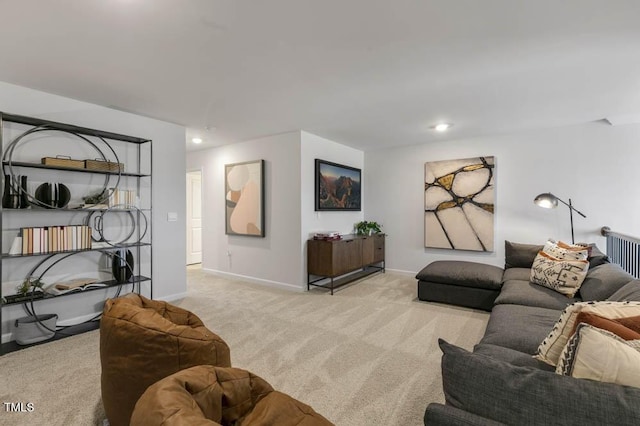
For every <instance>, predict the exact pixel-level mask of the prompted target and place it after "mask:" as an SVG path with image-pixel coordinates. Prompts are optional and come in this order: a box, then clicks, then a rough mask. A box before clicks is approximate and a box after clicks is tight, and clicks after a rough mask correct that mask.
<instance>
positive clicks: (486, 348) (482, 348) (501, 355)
mask: <svg viewBox="0 0 640 426" xmlns="http://www.w3.org/2000/svg"><path fill="white" fill-rule="evenodd" d="M473 353H475V354H482V355H485V356H488V357H489V358H493V359H497V360H500V361H504V362H508V363H509V364H511V365H514V366H517V367H531V368H537V369H538V370H545V371H554V368H553V367H552V366H550V365H549V364H546V363H544V362H542V361H538V360H537V359H535V358H534V357H532V356H531V355H530V354H526V353H524V352H519V351H516V350H515V349H510V348H505V347H504V346H497V345H489V344H479V345H476V346H475V347H474V348H473Z"/></svg>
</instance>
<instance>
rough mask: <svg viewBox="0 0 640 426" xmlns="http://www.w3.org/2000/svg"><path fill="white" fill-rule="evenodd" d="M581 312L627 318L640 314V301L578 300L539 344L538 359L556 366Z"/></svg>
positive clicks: (536, 356) (565, 311) (563, 312)
mask: <svg viewBox="0 0 640 426" xmlns="http://www.w3.org/2000/svg"><path fill="white" fill-rule="evenodd" d="M580 312H589V313H593V314H596V315H599V316H601V317H604V318H609V319H615V318H626V317H634V316H638V315H640V302H611V301H601V302H578V303H573V304H571V305H569V306H567V307H566V308H565V310H564V311H562V314H561V315H560V319H558V322H556V323H555V325H554V326H553V328H552V329H551V332H550V333H549V335H547V337H545V339H544V340H543V341H542V343H540V346H538V354H537V355H535V358H536V359H539V360H540V361H543V362H546V363H547V364H549V365H553V366H556V365H557V364H558V359H559V358H560V354H561V353H562V350H563V348H564V347H565V345H566V344H567V341H568V340H569V338H570V337H571V335H572V334H573V330H574V328H575V322H576V317H577V316H578V314H579V313H580Z"/></svg>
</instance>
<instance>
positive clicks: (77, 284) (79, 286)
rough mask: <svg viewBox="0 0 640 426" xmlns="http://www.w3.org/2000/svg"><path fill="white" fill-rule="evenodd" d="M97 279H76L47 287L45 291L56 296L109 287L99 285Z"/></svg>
mask: <svg viewBox="0 0 640 426" xmlns="http://www.w3.org/2000/svg"><path fill="white" fill-rule="evenodd" d="M97 281H98V280H97V279H95V278H75V279H72V280H69V281H64V282H58V283H54V284H51V285H49V286H47V287H46V288H45V289H44V290H45V292H47V293H49V294H53V295H55V296H58V295H61V294H67V293H71V292H73V291H85V290H89V289H93V288H104V287H108V285H107V284H105V283H99V282H97Z"/></svg>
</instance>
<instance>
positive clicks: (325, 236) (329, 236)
mask: <svg viewBox="0 0 640 426" xmlns="http://www.w3.org/2000/svg"><path fill="white" fill-rule="evenodd" d="M313 239H314V240H325V241H330V240H341V239H342V235H340V233H339V232H338V231H329V232H316V233H315V234H314V235H313Z"/></svg>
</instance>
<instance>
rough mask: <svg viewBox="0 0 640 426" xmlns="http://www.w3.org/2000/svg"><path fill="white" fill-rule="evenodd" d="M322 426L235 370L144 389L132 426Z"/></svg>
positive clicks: (194, 371) (207, 371)
mask: <svg viewBox="0 0 640 426" xmlns="http://www.w3.org/2000/svg"><path fill="white" fill-rule="evenodd" d="M157 425H163V426H187V425H188V426H212V425H234V426H243V425H245V426H246V425H265V426H266V425H277V426H289V425H291V426H293V425H301V426H327V425H332V423H331V422H330V421H328V420H327V419H325V418H324V417H322V416H321V415H320V414H318V413H316V412H315V411H314V410H313V408H311V407H309V406H308V405H306V404H303V403H302V402H300V401H298V400H295V399H293V398H291V397H290V396H288V395H285V394H283V393H281V392H278V391H275V390H273V388H272V387H271V385H269V384H268V383H267V382H265V381H264V380H263V379H261V378H260V377H258V376H256V375H254V374H252V373H250V372H248V371H246V370H241V369H239V368H222V367H214V366H211V365H201V366H198V367H192V368H189V369H186V370H182V371H179V372H177V373H175V374H172V375H171V376H169V377H166V378H164V379H162V380H160V381H159V382H158V383H156V384H154V385H152V386H149V388H148V389H147V390H146V392H145V393H144V394H143V395H142V396H141V397H140V399H139V400H138V402H137V404H136V406H135V409H134V410H133V415H132V416H131V426H157Z"/></svg>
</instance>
